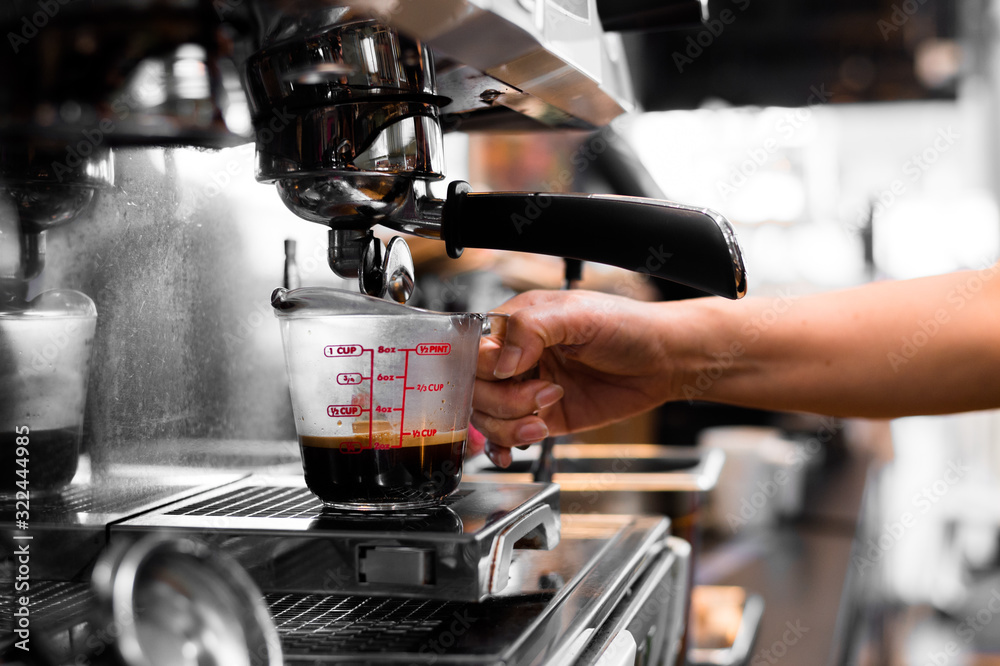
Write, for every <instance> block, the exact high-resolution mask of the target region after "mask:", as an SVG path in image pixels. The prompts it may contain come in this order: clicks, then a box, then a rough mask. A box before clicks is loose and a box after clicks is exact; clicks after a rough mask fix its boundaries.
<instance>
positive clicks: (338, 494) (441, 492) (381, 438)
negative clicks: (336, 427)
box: [299, 421, 468, 508]
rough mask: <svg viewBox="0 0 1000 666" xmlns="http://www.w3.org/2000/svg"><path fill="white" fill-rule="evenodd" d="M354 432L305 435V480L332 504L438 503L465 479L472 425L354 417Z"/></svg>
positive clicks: (301, 437) (303, 441)
mask: <svg viewBox="0 0 1000 666" xmlns="http://www.w3.org/2000/svg"><path fill="white" fill-rule="evenodd" d="M353 425H354V427H353V430H355V433H354V434H353V435H347V436H336V437H312V436H308V435H306V436H300V437H299V444H300V446H301V451H302V469H303V471H304V472H305V480H306V485H307V486H308V487H309V490H311V491H312V492H313V493H314V494H315V495H316V496H317V497H319V498H320V499H321V500H323V502H325V503H326V504H329V505H331V506H335V507H336V506H340V507H342V508H362V507H361V506H359V505H367V506H365V507H364V508H378V507H379V506H380V505H382V506H385V507H386V508H390V507H392V506H395V505H399V504H406V505H411V506H413V505H415V504H427V505H430V504H435V503H437V502H439V501H441V500H442V499H444V498H445V497H447V496H448V495H449V494H451V493H452V492H453V491H454V490H455V488H456V487H458V482H459V481H461V479H462V460H463V458H464V456H465V442H466V439H467V438H468V430H453V431H446V432H439V431H437V430H435V429H420V430H408V431H406V432H404V433H402V435H400V432H399V431H398V430H397V429H394V428H393V427H392V426H390V425H389V424H388V423H368V422H364V421H360V422H355V423H354V424H353Z"/></svg>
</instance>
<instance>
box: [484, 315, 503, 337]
mask: <svg viewBox="0 0 1000 666" xmlns="http://www.w3.org/2000/svg"><path fill="white" fill-rule="evenodd" d="M482 317H483V319H482V324H483V335H484V336H486V335H499V336H501V337H502V336H503V334H504V332H506V330H507V320H508V319H510V313H507V312H487V313H485V314H484V315H482Z"/></svg>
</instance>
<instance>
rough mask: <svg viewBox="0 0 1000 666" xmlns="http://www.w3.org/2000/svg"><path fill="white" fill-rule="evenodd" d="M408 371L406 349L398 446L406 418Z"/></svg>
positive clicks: (408, 364)
mask: <svg viewBox="0 0 1000 666" xmlns="http://www.w3.org/2000/svg"><path fill="white" fill-rule="evenodd" d="M409 373H410V350H406V356H405V357H404V360H403V404H402V405H400V410H399V411H400V415H399V445H398V446H399V447H402V446H403V433H404V432H406V431H405V430H403V419H405V418H406V377H407V375H408V374H409Z"/></svg>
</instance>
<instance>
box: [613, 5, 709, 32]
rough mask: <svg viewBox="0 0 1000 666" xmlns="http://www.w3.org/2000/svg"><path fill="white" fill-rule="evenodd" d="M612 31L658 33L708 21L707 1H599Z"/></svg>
mask: <svg viewBox="0 0 1000 666" xmlns="http://www.w3.org/2000/svg"><path fill="white" fill-rule="evenodd" d="M597 13H598V15H599V16H600V17H601V25H602V26H603V27H604V29H605V30H607V31H609V32H656V31H661V30H676V29H678V28H691V27H696V26H698V25H700V24H701V22H702V21H707V20H708V0H597Z"/></svg>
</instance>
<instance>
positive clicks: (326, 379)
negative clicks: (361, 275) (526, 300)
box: [271, 288, 494, 511]
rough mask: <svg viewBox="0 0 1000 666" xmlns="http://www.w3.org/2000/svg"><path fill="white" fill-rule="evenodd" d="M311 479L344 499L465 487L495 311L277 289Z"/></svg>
mask: <svg viewBox="0 0 1000 666" xmlns="http://www.w3.org/2000/svg"><path fill="white" fill-rule="evenodd" d="M271 304H272V305H273V306H274V309H275V314H276V316H277V317H278V320H279V322H280V326H281V335H282V341H283V343H284V348H285V362H286V364H287V366H288V380H289V387H290V389H291V395H292V412H293V414H294V416H295V429H296V432H297V434H298V438H299V445H300V451H301V453H302V468H303V471H304V473H305V479H306V485H307V486H309V489H310V490H311V491H312V492H313V493H314V494H315V495H316V496H318V497H319V498H320V499H321V500H323V502H324V503H325V504H326V505H328V506H332V507H335V508H339V509H348V510H361V511H386V510H397V509H410V508H418V507H426V506H432V505H434V504H437V503H438V502H440V501H441V500H442V499H444V498H445V497H447V496H448V495H450V494H451V493H452V492H454V490H455V489H456V488H457V487H458V482H459V481H460V480H461V478H462V463H463V460H464V457H465V444H466V440H467V439H468V428H469V417H470V416H471V414H472V388H473V384H474V382H475V374H476V360H477V355H478V350H479V339H480V337H481V335H482V334H483V333H484V332H488V330H487V326H488V322H489V319H490V318H491V317H492V316H494V315H485V314H476V313H461V314H446V313H438V312H430V311H427V310H419V309H417V308H411V307H408V306H405V305H398V304H396V303H390V302H388V301H384V300H382V299H378V298H371V297H369V296H364V295H361V294H356V293H351V292H347V291H341V290H338V289H328V288H303V289H294V290H291V291H288V290H286V289H277V290H275V292H274V293H273V294H272V296H271Z"/></svg>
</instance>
